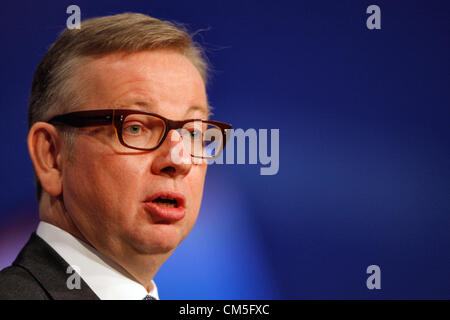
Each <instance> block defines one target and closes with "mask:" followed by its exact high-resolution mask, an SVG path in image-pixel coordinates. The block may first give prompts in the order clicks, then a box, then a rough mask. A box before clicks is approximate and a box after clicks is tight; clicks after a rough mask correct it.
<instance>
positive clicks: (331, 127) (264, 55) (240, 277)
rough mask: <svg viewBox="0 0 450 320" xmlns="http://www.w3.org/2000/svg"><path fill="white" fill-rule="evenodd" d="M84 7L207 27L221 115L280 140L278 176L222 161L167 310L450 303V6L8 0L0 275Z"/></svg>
mask: <svg viewBox="0 0 450 320" xmlns="http://www.w3.org/2000/svg"><path fill="white" fill-rule="evenodd" d="M71 4H77V5H79V6H80V8H81V15H82V18H83V19H84V18H88V17H94V16H102V15H107V14H114V13H121V12H125V11H128V12H129V11H132V12H142V13H147V14H149V15H152V16H155V17H158V18H162V19H169V20H175V21H179V22H183V23H186V24H187V25H188V28H189V29H190V30H191V31H195V30H198V29H208V30H207V31H204V32H201V33H200V34H199V35H197V36H196V38H195V39H196V40H197V41H199V42H201V43H202V44H203V45H205V46H206V47H207V48H208V56H209V59H210V61H211V63H212V65H213V67H214V73H213V76H212V81H211V83H210V85H209V86H208V92H209V98H210V102H211V104H212V105H213V106H214V107H215V110H214V113H215V116H214V117H213V118H215V119H218V120H222V121H227V122H230V123H232V124H233V126H234V127H235V128H243V129H244V130H245V129H248V128H255V129H259V128H267V129H271V128H279V129H280V170H279V172H278V174H277V175H274V176H261V175H260V174H259V170H260V165H249V164H247V165H222V166H219V165H212V166H210V168H209V169H208V176H207V181H206V189H205V195H204V202H203V206H202V209H201V212H200V217H199V220H198V222H197V225H196V226H195V227H194V229H193V231H192V233H191V234H190V236H189V237H188V238H187V239H186V240H185V242H183V243H182V245H181V246H180V247H179V248H178V249H177V250H176V251H175V253H174V255H173V256H172V257H171V258H170V259H169V260H168V261H167V263H166V264H165V265H163V267H162V268H161V270H160V271H159V273H158V274H157V277H156V279H155V280H156V282H157V284H158V287H159V291H160V295H161V298H162V299H186V298H188V299H199V298H203V299H410V298H413V299H417V298H425V299H428V298H446V299H449V298H450V271H449V270H450V232H449V231H450V212H449V211H450V210H449V208H450V197H449V190H450V188H449V186H450V185H449V183H450V169H449V136H450V135H449V133H450V129H449V119H450V118H449V116H450V111H449V110H450V109H449V105H450V104H449V102H450V101H449V100H450V99H449V98H450V94H449V83H450V81H449V80H450V72H449V71H450V68H449V56H450V55H449V53H450V52H449V39H450V37H449V36H450V19H449V18H450V15H449V13H450V3H449V2H448V1H378V0H377V1H375V0H371V1H356V0H353V1H350V0H347V1H324V0H318V1H292V2H288V1H243V0H242V1H167V0H164V1H133V0H129V1H113V0H108V1H96V2H93V1H76V2H75V1H55V2H50V1H39V2H38V1H3V2H2V3H1V4H0V43H1V44H2V50H0V66H1V73H0V79H1V86H0V107H1V112H2V117H1V118H2V119H1V126H0V130H1V132H0V133H1V137H2V157H1V160H0V161H1V163H0V164H1V165H0V171H1V181H2V182H1V190H0V196H1V202H0V203H1V209H0V268H2V267H5V266H7V265H9V264H10V263H11V262H12V261H13V259H14V258H15V256H16V254H17V252H18V251H19V249H20V248H21V247H22V245H23V244H24V243H25V242H26V240H27V239H28V237H29V234H30V232H32V231H34V230H35V228H36V226H37V223H38V213H37V203H36V201H35V190H34V183H33V177H32V165H31V161H30V160H29V157H28V152H27V149H26V143H25V141H26V136H27V125H26V114H27V103H28V98H29V91H30V86H31V81H32V75H33V72H34V70H35V68H36V66H37V64H38V63H39V61H40V59H41V58H42V57H43V55H44V54H45V52H46V49H47V48H48V47H49V45H50V44H51V43H52V42H53V41H54V40H55V39H56V36H57V34H58V33H59V32H60V31H61V30H62V29H63V28H64V27H65V23H66V19H67V17H68V15H67V14H66V8H67V7H68V6H69V5H71ZM371 4H377V5H379V6H380V8H381V27H382V29H381V30H373V31H372V30H368V29H367V28H366V19H367V17H368V15H367V14H366V8H367V7H368V6H369V5H371ZM372 264H376V265H379V266H380V268H381V290H368V289H367V287H366V278H367V277H368V275H367V274H366V268H367V266H369V265H372Z"/></svg>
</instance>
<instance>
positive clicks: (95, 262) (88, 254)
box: [36, 221, 159, 300]
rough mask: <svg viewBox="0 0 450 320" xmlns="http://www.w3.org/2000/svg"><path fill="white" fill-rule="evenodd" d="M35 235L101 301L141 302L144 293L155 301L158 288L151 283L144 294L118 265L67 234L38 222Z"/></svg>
mask: <svg viewBox="0 0 450 320" xmlns="http://www.w3.org/2000/svg"><path fill="white" fill-rule="evenodd" d="M36 234H37V235H38V236H39V237H41V238H42V239H43V240H44V241H45V242H47V243H48V244H49V245H50V246H51V247H52V248H53V249H54V250H55V251H56V252H57V253H58V254H59V255H60V256H61V257H62V258H63V259H64V260H65V261H66V262H67V263H68V264H69V265H70V266H72V267H73V268H74V269H75V270H77V272H78V271H79V272H78V273H79V274H80V276H81V278H82V279H83V280H84V281H85V282H86V283H87V285H88V286H89V287H90V288H91V289H92V291H94V293H95V294H96V295H97V296H98V297H99V298H100V299H101V300H142V299H144V297H145V296H147V295H148V294H149V295H151V296H152V297H154V298H156V299H157V300H159V295H158V288H157V287H156V284H155V282H154V281H153V280H152V284H153V289H152V291H150V292H147V290H146V289H145V287H144V286H142V285H141V284H140V283H138V282H136V281H135V280H133V279H131V278H130V277H129V276H127V275H126V273H125V272H124V271H122V270H123V269H122V268H121V267H120V266H119V265H117V264H116V263H114V262H113V261H111V260H110V259H108V258H106V257H105V256H103V255H102V254H101V253H100V252H98V251H97V250H96V249H94V248H93V247H92V246H90V245H88V244H86V243H85V242H83V241H81V240H79V239H77V238H75V237H74V236H72V235H71V234H70V233H68V232H66V231H64V230H62V229H60V228H58V227H56V226H54V225H52V224H49V223H46V222H43V221H41V222H40V223H39V225H38V228H37V231H36Z"/></svg>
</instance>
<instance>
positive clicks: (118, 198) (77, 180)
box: [65, 149, 145, 228]
mask: <svg viewBox="0 0 450 320" xmlns="http://www.w3.org/2000/svg"><path fill="white" fill-rule="evenodd" d="M83 151H84V152H83V153H80V154H79V155H78V156H77V157H76V159H74V162H73V165H72V166H71V167H70V168H69V169H68V170H67V175H66V177H65V178H67V179H68V180H69V181H68V183H67V188H66V192H67V193H69V194H67V195H65V198H66V196H67V197H68V198H69V199H68V200H71V202H72V203H74V205H76V206H78V209H79V211H83V212H82V214H86V215H89V218H94V219H99V217H102V218H103V222H102V223H106V224H107V219H104V218H105V217H109V218H110V219H109V220H108V221H116V222H119V223H120V224H125V225H129V224H132V221H130V220H132V219H133V215H132V212H135V210H133V209H134V207H133V206H136V203H137V201H136V198H137V197H138V196H139V190H140V187H139V184H140V183H141V182H142V181H141V180H142V177H143V171H144V170H145V169H143V168H145V164H143V163H140V162H142V161H140V159H139V158H138V157H135V158H131V157H129V156H128V157H127V156H126V155H118V154H110V153H105V152H103V153H102V152H99V151H98V150H93V152H89V150H88V149H85V150H83ZM124 173H126V174H124ZM105 227H107V225H105ZM109 227H110V228H114V226H109Z"/></svg>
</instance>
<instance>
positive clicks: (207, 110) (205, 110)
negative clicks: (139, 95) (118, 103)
mask: <svg viewBox="0 0 450 320" xmlns="http://www.w3.org/2000/svg"><path fill="white" fill-rule="evenodd" d="M133 104H134V105H137V106H139V107H150V108H151V107H153V106H154V105H155V104H154V103H153V101H151V100H139V101H136V102H134V103H133ZM194 111H200V112H203V113H204V114H205V117H206V119H209V117H210V116H211V115H212V112H211V107H209V106H208V107H206V108H205V107H202V106H199V105H192V106H190V107H189V108H188V109H187V110H186V112H185V113H184V116H185V117H186V116H187V115H188V114H189V113H191V112H194Z"/></svg>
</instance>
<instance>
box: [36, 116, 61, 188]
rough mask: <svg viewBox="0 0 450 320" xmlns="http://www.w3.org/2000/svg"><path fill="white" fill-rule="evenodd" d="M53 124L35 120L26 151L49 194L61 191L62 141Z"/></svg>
mask: <svg viewBox="0 0 450 320" xmlns="http://www.w3.org/2000/svg"><path fill="white" fill-rule="evenodd" d="M60 139H61V136H60V135H59V134H58V131H57V130H56V128H55V127H54V126H52V125H51V124H49V123H45V122H36V123H35V124H34V125H33V126H32V127H31V129H30V132H29V133H28V138H27V144H28V152H29V153H30V157H31V161H32V162H33V166H34V170H35V172H36V175H37V177H38V179H39V181H40V183H41V185H42V188H43V189H44V190H45V191H46V192H47V193H48V194H50V195H51V196H54V197H57V196H59V195H60V194H61V192H62V171H61V169H62V167H61V165H62V148H61V147H62V143H61V141H60Z"/></svg>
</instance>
